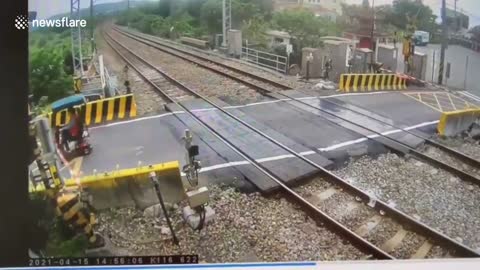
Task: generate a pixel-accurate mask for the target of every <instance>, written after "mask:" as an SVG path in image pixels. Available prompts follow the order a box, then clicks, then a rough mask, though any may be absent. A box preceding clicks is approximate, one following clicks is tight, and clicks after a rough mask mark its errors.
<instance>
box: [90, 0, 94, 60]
mask: <svg viewBox="0 0 480 270" xmlns="http://www.w3.org/2000/svg"><path fill="white" fill-rule="evenodd" d="M94 5H95V0H90V46H91V50H92V57H93V52H94V51H95V42H94V35H95V24H94V23H93V21H94V19H93V7H94ZM92 60H93V59H92Z"/></svg>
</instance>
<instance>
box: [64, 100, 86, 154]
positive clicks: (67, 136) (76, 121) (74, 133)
mask: <svg viewBox="0 0 480 270" xmlns="http://www.w3.org/2000/svg"><path fill="white" fill-rule="evenodd" d="M68 115H69V116H70V122H69V123H68V124H67V125H65V126H64V127H63V128H62V130H61V131H62V136H63V138H64V141H65V148H66V150H67V151H70V150H69V146H68V142H69V141H74V142H76V143H78V142H79V141H80V140H81V139H82V132H83V130H82V125H83V124H82V120H81V117H80V116H79V115H78V114H77V113H76V111H75V109H74V108H69V109H68Z"/></svg>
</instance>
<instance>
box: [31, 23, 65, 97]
mask: <svg viewBox="0 0 480 270" xmlns="http://www.w3.org/2000/svg"><path fill="white" fill-rule="evenodd" d="M29 72H30V75H29V86H30V94H33V97H34V101H35V102H38V101H39V100H40V99H41V98H42V97H43V96H46V97H48V101H49V102H53V101H55V100H57V99H60V98H62V97H65V96H68V95H70V94H71V93H72V92H73V89H72V88H73V87H72V76H71V75H72V53H71V49H70V31H69V30H67V29H56V28H51V29H48V30H47V29H42V30H38V31H34V32H31V33H30V36H29Z"/></svg>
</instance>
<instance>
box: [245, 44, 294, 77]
mask: <svg viewBox="0 0 480 270" xmlns="http://www.w3.org/2000/svg"><path fill="white" fill-rule="evenodd" d="M242 60H244V61H247V62H249V63H253V64H256V65H259V66H262V67H265V68H269V69H273V70H275V71H278V72H282V73H287V70H288V58H287V57H285V56H281V55H277V54H272V53H268V52H263V51H259V50H255V49H251V48H248V47H242Z"/></svg>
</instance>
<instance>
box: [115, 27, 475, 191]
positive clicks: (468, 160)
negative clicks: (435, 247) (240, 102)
mask: <svg viewBox="0 0 480 270" xmlns="http://www.w3.org/2000/svg"><path fill="white" fill-rule="evenodd" d="M113 29H114V30H116V31H117V32H119V33H121V34H123V35H125V36H129V37H130V38H132V39H135V40H137V41H139V42H141V43H143V44H146V45H148V46H152V47H154V48H157V49H158V50H161V51H163V52H165V53H168V54H171V55H174V56H176V57H179V58H181V59H183V60H185V61H189V62H192V63H195V64H197V65H199V66H201V67H203V68H206V69H208V70H211V71H213V72H215V73H217V74H220V75H223V76H226V77H228V78H231V79H233V80H235V81H238V82H240V83H243V84H245V85H247V86H249V87H251V88H253V89H256V90H259V91H260V92H261V93H262V94H270V93H273V92H272V91H271V90H269V89H266V88H264V87H262V86H261V85H256V84H254V83H251V82H249V81H246V80H244V79H241V78H238V77H235V76H233V75H231V74H228V73H225V72H222V71H220V70H217V69H215V68H213V67H210V66H207V65H205V64H203V63H201V62H198V61H194V60H192V59H190V58H187V57H184V56H182V55H179V54H176V53H173V52H170V51H167V50H165V49H163V48H161V47H159V46H156V45H153V44H150V43H149V42H145V41H144V40H142V38H143V39H146V40H149V41H150V42H153V43H155V44H160V45H161V46H164V47H167V48H169V49H172V50H175V51H179V52H181V53H185V54H187V55H190V56H192V57H195V58H198V59H201V60H204V61H207V62H209V63H212V64H215V65H219V66H221V67H223V68H226V69H230V70H232V71H234V72H238V73H241V74H242V75H245V76H248V77H252V78H254V79H256V80H260V81H262V82H266V83H269V84H272V85H274V86H275V87H280V88H282V89H292V88H291V87H289V86H286V85H283V84H281V83H278V82H275V81H272V80H270V79H267V78H264V77H261V76H258V75H256V74H252V73H250V72H246V71H243V70H240V69H237V68H234V67H231V66H228V65H225V64H223V63H220V62H217V61H214V60H212V59H209V58H206V57H203V56H200V55H196V54H193V53H191V52H187V51H185V50H181V49H178V48H175V47H172V46H169V45H165V44H163V43H160V42H158V41H156V40H154V39H152V38H149V37H145V36H143V35H138V34H132V33H127V32H125V31H123V30H120V29H118V28H117V27H114V28H113ZM276 94H278V95H281V96H283V97H286V98H288V99H290V100H293V101H297V102H299V103H302V104H304V105H306V106H308V107H311V108H314V109H317V110H320V111H322V112H324V113H327V114H330V115H332V116H334V117H337V118H339V119H341V120H343V121H346V122H348V123H350V124H353V125H355V126H357V127H360V128H362V129H365V130H368V131H369V132H372V133H374V134H376V135H378V136H379V137H381V138H385V139H387V140H389V141H393V142H395V143H397V144H400V145H403V146H404V147H405V148H406V149H408V151H409V152H411V153H413V154H414V156H415V157H417V158H418V159H422V160H423V161H426V162H428V163H429V164H431V165H434V166H438V167H440V168H442V169H444V170H446V171H449V172H451V173H453V174H455V175H457V176H459V177H461V178H462V179H464V180H466V181H469V182H471V183H473V184H476V185H479V186H480V179H478V178H477V177H476V176H474V175H472V174H469V173H466V172H464V171H462V170H460V169H458V168H455V167H453V166H450V165H449V164H446V163H444V162H442V161H441V160H438V159H436V158H432V157H430V156H428V155H426V154H423V153H421V152H419V151H417V150H416V149H414V148H412V147H410V146H409V145H407V144H405V143H403V142H401V141H398V140H395V139H392V138H391V137H389V136H386V135H383V134H381V132H377V131H374V130H372V129H369V128H366V127H363V126H361V125H358V124H356V123H355V122H353V121H349V120H347V119H345V118H342V117H339V116H337V115H334V114H332V113H329V112H327V111H325V110H324V109H321V108H319V107H317V106H313V105H311V104H309V103H307V102H304V101H302V100H299V99H297V98H294V97H291V96H288V95H286V94H283V93H280V92H276ZM322 100H323V101H325V102H328V103H331V104H333V105H336V106H339V107H342V108H344V109H347V110H350V111H352V112H355V113H357V114H362V113H359V112H357V111H355V110H352V109H350V108H346V107H344V106H341V105H339V104H336V103H335V102H333V101H330V100H328V99H322ZM362 115H364V116H366V117H368V118H370V119H373V120H375V121H378V122H381V123H382V124H385V125H388V126H390V127H393V128H395V129H398V130H401V131H403V132H406V133H408V134H410V135H412V136H416V137H417V138H419V139H422V140H424V141H426V142H427V143H428V144H430V145H432V146H434V147H437V148H439V149H441V150H442V151H445V152H447V153H448V154H450V155H452V156H454V157H456V158H458V159H460V160H461V161H464V162H466V163H468V164H469V165H471V166H473V167H476V168H480V161H478V160H476V159H474V158H472V157H470V156H467V155H465V154H463V153H461V152H458V151H456V150H454V149H451V148H449V147H447V146H445V145H442V144H440V143H438V142H435V141H433V140H431V139H428V138H426V137H424V136H421V135H418V134H415V133H413V132H410V131H408V130H405V129H403V128H400V127H396V126H394V125H392V124H389V123H387V122H383V121H380V120H378V119H376V118H373V117H371V116H369V115H366V114H362ZM323 118H324V117H323ZM327 120H328V119H327ZM329 121H330V120H329ZM362 136H364V135H362ZM364 137H367V136H364ZM369 139H372V138H369ZM373 140H375V141H376V142H378V143H380V144H382V145H384V146H386V147H388V148H389V149H391V150H392V151H395V152H397V153H398V150H396V149H394V148H392V147H390V146H388V145H385V143H383V142H381V141H378V140H376V139H373Z"/></svg>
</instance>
